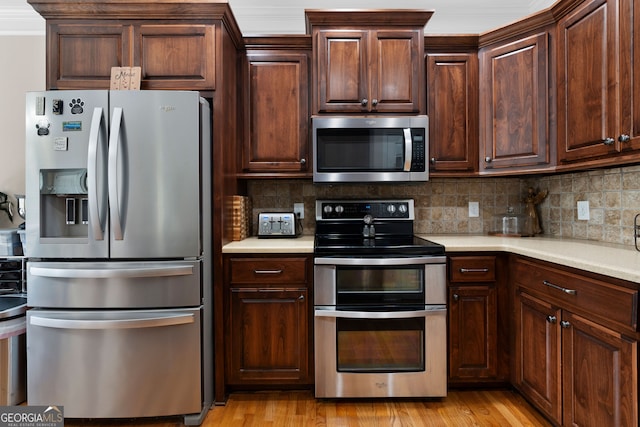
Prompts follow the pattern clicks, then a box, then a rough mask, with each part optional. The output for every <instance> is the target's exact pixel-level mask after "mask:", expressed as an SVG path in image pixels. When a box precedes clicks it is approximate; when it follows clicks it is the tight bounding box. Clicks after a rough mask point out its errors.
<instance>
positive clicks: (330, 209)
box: [322, 205, 333, 215]
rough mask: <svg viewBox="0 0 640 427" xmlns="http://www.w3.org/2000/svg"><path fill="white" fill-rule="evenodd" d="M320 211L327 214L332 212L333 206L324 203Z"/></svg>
mask: <svg viewBox="0 0 640 427" xmlns="http://www.w3.org/2000/svg"><path fill="white" fill-rule="evenodd" d="M322 211H323V212H324V213H326V214H327V215H328V214H330V213H331V212H333V208H332V207H331V205H324V207H323V208H322Z"/></svg>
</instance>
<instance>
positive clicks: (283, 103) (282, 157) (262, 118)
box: [239, 37, 311, 178]
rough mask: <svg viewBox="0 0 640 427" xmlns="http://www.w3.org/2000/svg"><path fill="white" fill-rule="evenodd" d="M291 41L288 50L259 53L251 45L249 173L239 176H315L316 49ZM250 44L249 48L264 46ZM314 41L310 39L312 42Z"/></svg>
mask: <svg viewBox="0 0 640 427" xmlns="http://www.w3.org/2000/svg"><path fill="white" fill-rule="evenodd" d="M291 39H292V43H290V44H289V45H284V47H283V45H282V44H281V45H280V46H278V45H276V44H273V45H272V46H268V48H264V49H254V48H252V47H251V45H249V48H248V50H247V61H246V64H247V65H246V82H245V85H244V87H245V88H246V89H245V91H244V92H245V96H244V109H245V138H244V145H243V150H242V156H243V158H242V171H243V172H242V174H240V175H239V176H244V175H246V176H247V177H251V178H258V177H267V178H277V177H289V178H292V177H298V178H300V177H303V178H304V177H310V176H311V161H310V160H311V159H310V157H309V155H310V138H309V80H310V73H309V63H310V56H311V45H310V43H308V49H305V48H304V46H303V44H304V43H305V39H304V38H302V39H301V38H291ZM245 40H247V43H258V42H259V40H249V39H245ZM280 41H281V42H282V40H280ZM309 41H310V40H308V37H307V38H306V42H309ZM294 42H297V43H294ZM263 46H264V45H263ZM294 47H295V48H294Z"/></svg>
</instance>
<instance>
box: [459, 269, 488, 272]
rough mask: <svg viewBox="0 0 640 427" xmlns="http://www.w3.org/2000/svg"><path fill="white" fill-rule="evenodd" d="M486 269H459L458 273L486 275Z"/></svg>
mask: <svg viewBox="0 0 640 427" xmlns="http://www.w3.org/2000/svg"><path fill="white" fill-rule="evenodd" d="M488 272H489V269H488V268H461V269H460V273H488Z"/></svg>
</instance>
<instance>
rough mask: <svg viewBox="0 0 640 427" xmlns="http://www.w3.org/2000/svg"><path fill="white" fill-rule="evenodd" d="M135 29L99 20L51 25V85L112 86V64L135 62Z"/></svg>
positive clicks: (49, 51)
mask: <svg viewBox="0 0 640 427" xmlns="http://www.w3.org/2000/svg"><path fill="white" fill-rule="evenodd" d="M130 47H131V28H130V27H129V26H125V25H121V24H115V23H104V22H95V23H93V24H91V25H88V24H74V23H53V24H52V23H49V24H47V87H48V88H49V89H109V86H110V81H111V67H123V66H125V67H126V66H130V65H132V61H133V58H132V57H131V51H130Z"/></svg>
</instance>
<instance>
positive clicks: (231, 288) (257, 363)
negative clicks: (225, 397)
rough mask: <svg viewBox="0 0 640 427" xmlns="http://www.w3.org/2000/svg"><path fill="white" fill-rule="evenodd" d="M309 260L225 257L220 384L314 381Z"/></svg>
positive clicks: (251, 385)
mask: <svg viewBox="0 0 640 427" xmlns="http://www.w3.org/2000/svg"><path fill="white" fill-rule="evenodd" d="M311 265H312V262H311V258H309V257H307V256H268V255H263V256H259V257H252V256H240V257H238V256H232V257H225V277H226V278H227V279H226V291H225V294H226V295H227V296H228V304H227V307H228V313H227V314H226V318H227V319H226V322H227V324H226V327H225V330H226V336H225V339H226V355H225V356H226V357H225V360H226V369H225V383H226V384H227V385H228V386H229V387H230V388H256V387H259V388H262V387H265V386H279V387H282V386H286V387H289V386H304V388H308V387H309V386H310V385H311V384H313V368H312V366H313V360H312V354H313V349H312V347H311V346H312V342H313V340H312V338H311V337H312V330H311V325H312V322H311V317H310V316H311V313H312V310H311V299H312V298H311V289H312V287H311V279H310V277H311V270H310V268H311V267H310V266H311Z"/></svg>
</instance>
